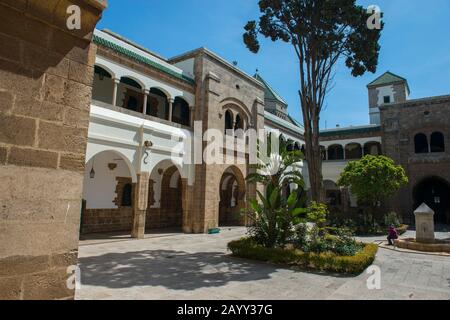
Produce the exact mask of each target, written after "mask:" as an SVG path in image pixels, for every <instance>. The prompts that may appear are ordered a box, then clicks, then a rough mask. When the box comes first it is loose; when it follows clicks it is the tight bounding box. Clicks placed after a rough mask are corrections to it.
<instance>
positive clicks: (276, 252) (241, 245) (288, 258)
mask: <svg viewBox="0 0 450 320" xmlns="http://www.w3.org/2000/svg"><path fill="white" fill-rule="evenodd" d="M228 249H229V250H230V251H231V252H232V253H233V256H236V257H240V258H247V259H252V260H258V261H265V262H271V263H276V264H283V265H294V266H298V267H300V268H303V269H307V270H317V271H327V272H337V273H344V274H359V273H361V272H363V271H364V270H365V269H366V268H367V267H368V266H370V265H371V264H372V263H373V261H374V260H375V255H376V253H377V251H378V246H377V245H376V244H364V246H363V249H362V250H361V251H359V252H358V253H356V255H354V256H338V255H336V254H333V253H330V252H324V253H312V252H311V253H305V252H303V251H301V250H298V249H291V248H286V249H283V248H273V249H270V248H265V247H263V246H259V245H257V244H255V242H254V241H253V240H252V239H251V238H242V239H240V240H236V241H232V242H230V243H229V244H228Z"/></svg>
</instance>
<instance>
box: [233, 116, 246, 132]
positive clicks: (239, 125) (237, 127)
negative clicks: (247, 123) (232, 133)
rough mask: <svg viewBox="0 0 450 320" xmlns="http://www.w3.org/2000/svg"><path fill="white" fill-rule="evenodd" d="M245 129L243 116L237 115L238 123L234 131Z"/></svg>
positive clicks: (235, 124)
mask: <svg viewBox="0 0 450 320" xmlns="http://www.w3.org/2000/svg"><path fill="white" fill-rule="evenodd" d="M239 129H244V122H243V121H242V118H241V115H240V114H237V115H236V122H235V123H234V130H239Z"/></svg>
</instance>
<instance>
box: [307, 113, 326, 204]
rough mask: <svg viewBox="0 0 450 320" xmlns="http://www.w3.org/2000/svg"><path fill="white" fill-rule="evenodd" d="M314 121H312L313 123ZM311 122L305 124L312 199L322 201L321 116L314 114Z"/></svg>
mask: <svg viewBox="0 0 450 320" xmlns="http://www.w3.org/2000/svg"><path fill="white" fill-rule="evenodd" d="M311 122H312V123H311ZM311 122H306V121H305V122H304V124H305V140H306V141H305V143H306V150H305V151H306V155H305V156H306V161H307V162H308V173H309V182H310V185H311V200H312V201H316V202H319V203H322V202H323V201H324V197H323V190H322V154H321V149H320V143H319V117H318V116H313V119H311Z"/></svg>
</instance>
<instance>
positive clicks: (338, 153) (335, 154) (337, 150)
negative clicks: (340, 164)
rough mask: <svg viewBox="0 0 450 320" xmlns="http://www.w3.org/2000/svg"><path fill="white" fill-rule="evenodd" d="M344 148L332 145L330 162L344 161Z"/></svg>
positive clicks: (329, 156) (329, 152)
mask: <svg viewBox="0 0 450 320" xmlns="http://www.w3.org/2000/svg"><path fill="white" fill-rule="evenodd" d="M343 159H344V148H342V146H341V145H337V144H335V145H332V146H329V147H328V160H343Z"/></svg>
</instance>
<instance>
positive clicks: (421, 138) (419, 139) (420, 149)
mask: <svg viewBox="0 0 450 320" xmlns="http://www.w3.org/2000/svg"><path fill="white" fill-rule="evenodd" d="M414 150H415V153H428V152H429V148H428V138H427V136H426V135H425V134H423V133H418V134H416V135H415V136H414Z"/></svg>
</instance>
